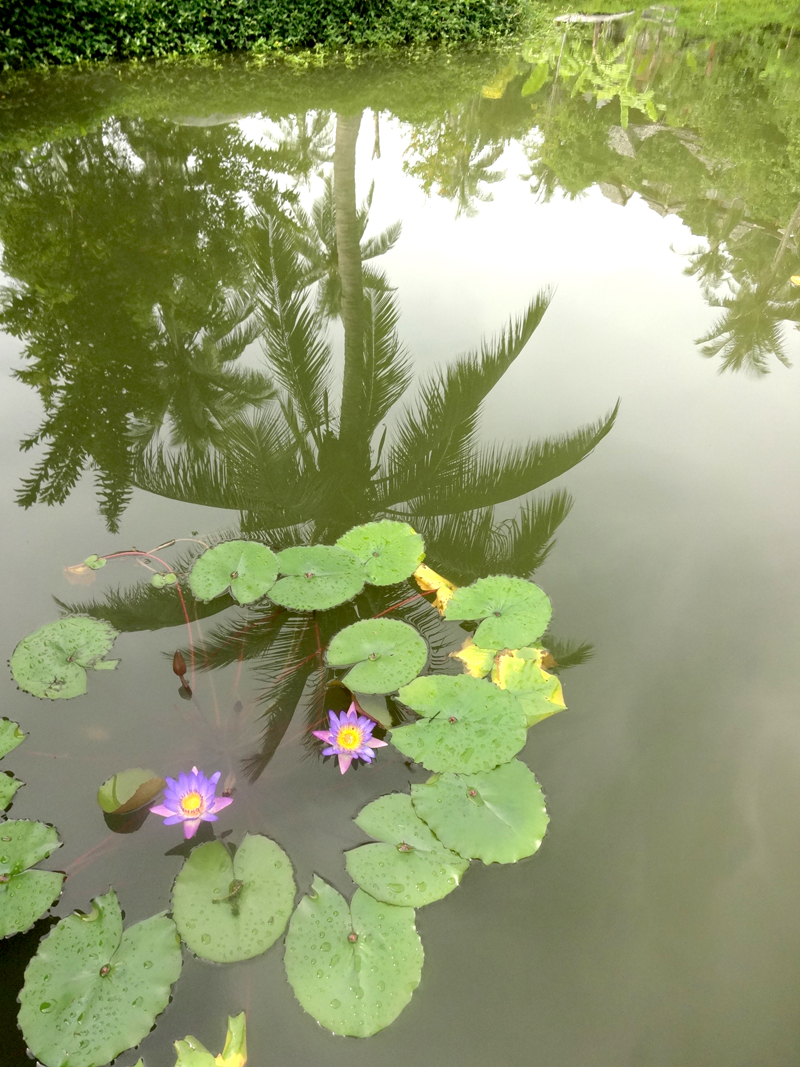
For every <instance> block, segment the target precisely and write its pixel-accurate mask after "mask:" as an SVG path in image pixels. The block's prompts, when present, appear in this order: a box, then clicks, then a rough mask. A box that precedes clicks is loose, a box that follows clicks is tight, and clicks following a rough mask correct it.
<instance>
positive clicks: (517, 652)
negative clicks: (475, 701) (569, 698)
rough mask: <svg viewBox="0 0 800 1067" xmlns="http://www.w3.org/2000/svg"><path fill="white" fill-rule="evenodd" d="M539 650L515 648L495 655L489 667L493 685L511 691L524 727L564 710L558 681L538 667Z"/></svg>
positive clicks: (539, 664) (540, 656) (539, 662)
mask: <svg viewBox="0 0 800 1067" xmlns="http://www.w3.org/2000/svg"><path fill="white" fill-rule="evenodd" d="M541 663H542V649H540V648H518V649H512V650H510V651H508V652H505V653H503V655H501V656H498V657H497V660H496V662H495V664H494V667H493V668H492V681H493V682H494V684H495V685H496V686H499V687H500V688H501V689H505V690H506V691H507V692H509V693H513V694H514V695H515V696H516V698H517V700H518V701H519V703H520V706H521V707H522V710H523V711H524V712H525V719H526V725H527V726H533V725H534V723H537V722H541V720H542V719H546V718H548V717H549V716H550V715H555V714H556V712H558V711H564V710H565V709H566V706H567V705H566V704H565V703H564V692H563V690H562V688H561V681H560V679H559V678H557V677H556V676H555V675H554V674H548V673H547V671H546V670H544V669H543V668H542V666H541Z"/></svg>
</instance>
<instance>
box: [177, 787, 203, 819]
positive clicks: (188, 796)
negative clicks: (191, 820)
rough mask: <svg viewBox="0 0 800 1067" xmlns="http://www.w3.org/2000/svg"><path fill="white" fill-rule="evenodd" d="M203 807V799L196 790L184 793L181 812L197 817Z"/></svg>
mask: <svg viewBox="0 0 800 1067" xmlns="http://www.w3.org/2000/svg"><path fill="white" fill-rule="evenodd" d="M202 807H203V798H202V797H201V796H200V794H199V793H198V792H197V791H196V790H193V791H192V792H191V793H184V795H183V796H182V797H181V811H182V812H183V814H184V815H197V814H199V812H200V810H201V808H202Z"/></svg>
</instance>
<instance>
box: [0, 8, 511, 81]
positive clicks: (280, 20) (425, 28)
mask: <svg viewBox="0 0 800 1067" xmlns="http://www.w3.org/2000/svg"><path fill="white" fill-rule="evenodd" d="M4 6H5V17H4V20H3V23H4V24H3V25H2V27H1V28H0V69H3V70H8V69H15V68H21V67H26V66H28V67H29V66H42V65H50V64H54V63H59V64H64V63H75V62H79V61H86V60H89V61H97V60H126V59H145V58H148V59H149V58H161V57H165V56H171V55H197V54H202V53H208V52H238V51H251V50H255V51H269V50H276V49H284V48H318V49H319V48H322V49H326V50H331V49H336V48H342V47H347V46H353V47H374V46H388V47H392V46H394V47H396V46H402V45H408V44H413V45H420V44H425V43H428V42H431V41H478V40H480V41H486V40H492V39H496V38H500V37H506V36H508V35H510V34H513V33H517V32H520V31H521V30H522V29H524V22H525V19H524V10H525V0H7V3H6V5H4Z"/></svg>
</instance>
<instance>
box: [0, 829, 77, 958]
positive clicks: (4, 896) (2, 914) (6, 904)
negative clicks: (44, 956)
mask: <svg viewBox="0 0 800 1067" xmlns="http://www.w3.org/2000/svg"><path fill="white" fill-rule="evenodd" d="M60 847H61V842H60V841H59V839H58V834H57V833H56V831H55V830H54V829H53V827H52V826H46V825H45V824H44V823H41V822H29V821H28V820H27V819H21V820H7V821H2V822H0V937H10V936H11V935H12V934H19V933H23V932H24V931H25V930H28V929H30V927H31V926H33V924H34V923H35V922H36V920H37V919H40V918H41V917H42V915H44V914H45V912H46V911H47V910H48V908H50V906H51V905H52V904H53V903H54V901H56V900H58V897H59V894H60V893H61V886H62V884H63V881H64V875H63V874H62V873H61V872H60V871H35V870H31V868H32V867H34V866H35V865H36V864H37V863H41V861H42V860H43V859H46V858H47V857H48V856H49V855H50V854H51V853H52V852H54V851H55V850H56V849H57V848H60Z"/></svg>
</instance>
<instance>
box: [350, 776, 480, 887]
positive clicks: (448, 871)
mask: <svg viewBox="0 0 800 1067" xmlns="http://www.w3.org/2000/svg"><path fill="white" fill-rule="evenodd" d="M356 823H357V824H358V826H360V827H361V829H362V830H364V832H365V833H368V834H369V835H370V837H374V838H375V839H376V842H380V843H376V844H374V845H361V846H360V847H359V848H354V849H351V851H350V852H345V862H346V864H347V872H348V874H349V875H350V877H351V878H352V879H353V881H354V882H355V883H356V885H359V886H360V887H361V888H362V889H363V890H364V891H365V892H366V893H369V894H370V896H373V897H375V899H376V900H384V901H386V903H387V904H397V905H400V906H402V907H410V908H420V907H422V906H423V905H425V904H430V903H432V901H434V900H441V898H442V897H446V896H447V894H448V893H452V892H453V890H454V889H455V888H456V886H457V885H458V884H459V882H460V881H461V876H462V875H463V874H464V871H466V869H467V867H469V860H465V859H463V858H462V857H461V856H457V855H456V853H455V852H451V851H450V850H449V849H447V848H445V847H444V845H442V843H441V842H440V841H438V840H437V839H436V837H435V836H434V835H433V833H432V832H431V830H430V828H429V827H428V826H426V824H425V823H424V822H423V821H422V819H420V818H419V816H418V815H417V813H416V812H415V811H414V807H413V805H412V803H411V797H410V796H409V795H408V794H407V793H390V794H389V795H388V796H383V797H378V799H377V800H374V801H373V802H372V803H371V804H367V806H366V807H365V808H362V809H361V812H360V813H359V815H358V818H357V819H356Z"/></svg>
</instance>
